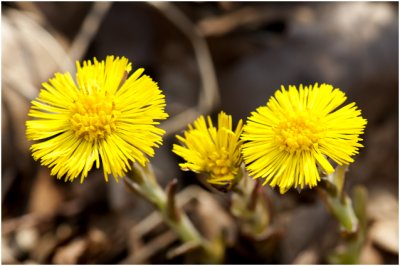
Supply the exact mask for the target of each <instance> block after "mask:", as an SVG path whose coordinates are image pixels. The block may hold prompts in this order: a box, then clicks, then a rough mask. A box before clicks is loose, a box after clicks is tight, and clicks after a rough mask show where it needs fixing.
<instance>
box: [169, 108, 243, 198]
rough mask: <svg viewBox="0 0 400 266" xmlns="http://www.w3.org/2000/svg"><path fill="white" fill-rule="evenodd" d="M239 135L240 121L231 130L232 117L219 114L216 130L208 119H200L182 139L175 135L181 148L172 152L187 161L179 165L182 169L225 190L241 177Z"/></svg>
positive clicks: (175, 148)
mask: <svg viewBox="0 0 400 266" xmlns="http://www.w3.org/2000/svg"><path fill="white" fill-rule="evenodd" d="M241 133H242V120H240V121H239V122H238V125H237V126H236V129H235V131H233V129H232V117H231V116H230V115H227V114H225V113H224V112H220V113H219V115H218V127H217V128H216V127H214V125H213V123H212V121H211V118H210V117H209V116H208V117H207V121H206V119H205V118H204V116H201V117H199V118H198V119H197V120H196V121H195V122H194V126H192V125H189V128H188V130H186V131H185V132H184V136H183V137H181V136H176V137H177V139H178V140H179V141H180V142H181V144H182V146H180V145H176V144H174V145H173V149H172V151H173V152H174V153H176V154H177V155H179V156H181V157H182V158H183V159H184V160H185V161H186V162H185V163H181V164H179V166H180V167H181V169H182V170H190V171H193V172H195V173H201V174H204V176H206V182H207V183H209V184H211V185H213V186H214V187H216V188H220V189H223V190H228V189H230V188H231V187H232V186H233V185H234V184H236V182H237V181H238V180H237V179H238V177H239V176H240V175H241V173H240V164H241V162H242V156H241V144H242V141H241V140H240V134H241Z"/></svg>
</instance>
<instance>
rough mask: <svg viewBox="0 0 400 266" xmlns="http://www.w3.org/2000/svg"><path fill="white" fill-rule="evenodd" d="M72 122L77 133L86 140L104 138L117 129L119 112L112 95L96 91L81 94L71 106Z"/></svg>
mask: <svg viewBox="0 0 400 266" xmlns="http://www.w3.org/2000/svg"><path fill="white" fill-rule="evenodd" d="M70 111H71V118H70V122H71V125H72V129H73V131H74V132H75V135H76V136H77V137H79V138H83V139H85V140H86V141H89V142H92V141H94V140H99V139H104V138H105V137H107V136H108V135H109V134H110V133H112V132H113V131H114V130H115V129H116V124H115V121H116V119H117V117H118V116H119V112H118V111H116V110H115V103H114V101H113V99H112V97H109V96H107V95H102V94H100V93H98V92H94V93H92V94H91V95H85V94H83V93H82V94H80V95H79V97H78V99H77V100H76V101H75V102H74V104H73V105H72V106H71V108H70Z"/></svg>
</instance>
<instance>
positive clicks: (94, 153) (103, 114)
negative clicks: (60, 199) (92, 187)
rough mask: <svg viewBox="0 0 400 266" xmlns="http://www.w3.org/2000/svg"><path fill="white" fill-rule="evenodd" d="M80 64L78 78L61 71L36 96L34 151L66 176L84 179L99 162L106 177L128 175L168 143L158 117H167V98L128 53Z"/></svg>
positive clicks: (31, 133)
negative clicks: (133, 63)
mask: <svg viewBox="0 0 400 266" xmlns="http://www.w3.org/2000/svg"><path fill="white" fill-rule="evenodd" d="M76 65H77V73H76V81H77V85H76V83H75V82H74V80H73V79H72V77H71V74H70V73H65V74H61V73H56V74H55V76H54V78H51V79H50V80H49V83H47V82H44V83H43V84H42V86H43V88H42V89H41V91H40V94H39V97H38V98H36V99H35V100H33V101H32V106H31V109H30V111H29V114H28V115H29V116H30V117H32V118H34V119H32V120H28V121H27V122H26V127H27V130H26V135H27V138H28V139H29V140H37V141H38V142H37V143H35V144H33V145H32V146H31V150H32V155H33V157H34V159H35V160H39V159H40V162H41V164H42V165H45V166H48V167H50V168H51V174H52V175H57V177H58V178H61V177H63V176H64V175H65V181H67V180H70V181H73V180H74V179H75V178H77V177H78V176H79V175H80V177H81V182H83V180H84V178H85V177H87V175H88V172H89V170H90V169H91V168H92V166H93V164H94V163H96V168H99V167H100V162H101V164H102V166H103V172H104V177H105V179H106V181H108V175H109V174H112V175H113V176H114V177H115V179H116V180H117V181H118V177H122V176H124V174H125V173H126V171H127V170H129V169H131V165H130V161H132V162H136V161H137V162H139V163H140V164H142V165H144V164H145V163H146V162H147V161H148V159H147V157H146V156H145V154H147V155H149V156H153V155H154V150H153V148H154V147H158V146H159V145H161V143H162V135H163V134H164V130H162V129H160V128H157V127H156V126H155V125H157V124H159V122H156V121H155V120H161V119H166V118H167V117H168V115H167V114H166V113H165V112H164V108H165V97H164V95H163V94H162V92H161V91H160V90H159V89H158V86H157V84H156V83H155V82H154V81H153V80H152V79H151V78H150V77H148V76H146V75H143V76H141V74H142V73H143V71H144V70H143V69H138V70H136V71H135V72H134V73H133V75H131V76H130V77H129V78H127V76H128V73H129V72H130V71H131V70H132V67H131V63H129V61H128V59H126V58H125V57H121V58H119V57H117V58H114V56H107V58H106V60H105V61H101V62H98V61H97V60H96V58H94V59H93V62H91V61H90V60H89V61H85V62H83V66H81V65H80V63H79V62H77V63H76Z"/></svg>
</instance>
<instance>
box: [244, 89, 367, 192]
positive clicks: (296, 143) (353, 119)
mask: <svg viewBox="0 0 400 266" xmlns="http://www.w3.org/2000/svg"><path fill="white" fill-rule="evenodd" d="M345 100H346V96H345V94H344V93H343V92H342V91H340V90H339V89H334V88H333V87H332V85H328V84H322V85H318V84H315V85H314V86H306V87H303V86H302V85H300V87H299V89H297V88H296V87H295V86H289V89H288V90H286V89H285V88H284V87H283V86H282V88H281V90H278V91H276V92H275V95H274V96H273V97H271V98H270V100H269V101H268V103H267V105H266V106H262V107H259V108H258V109H257V110H256V111H255V112H252V113H251V116H250V117H249V118H248V121H247V122H246V125H245V126H244V127H243V134H242V140H243V141H245V142H244V144H243V160H244V162H245V164H246V168H247V170H248V171H249V173H250V175H252V176H253V177H255V178H259V177H264V178H265V182H264V184H266V183H269V184H270V185H271V186H272V187H274V186H276V185H278V186H279V187H280V192H281V193H285V192H286V191H287V190H288V189H289V188H291V187H295V188H300V189H303V188H304V187H305V186H308V187H310V188H311V187H314V186H316V185H317V183H318V181H320V172H322V174H325V175H327V174H331V173H332V172H333V171H334V168H333V166H332V164H331V162H330V161H329V160H328V158H330V159H331V160H333V161H334V162H336V163H337V164H339V165H344V164H349V163H351V162H353V158H352V156H354V155H356V154H357V153H358V150H359V148H360V147H363V145H362V144H360V141H361V140H362V139H361V138H359V136H360V134H362V133H363V132H364V128H365V125H366V124H367V120H366V119H364V118H362V117H361V111H360V110H359V109H358V108H357V107H356V105H355V103H350V104H348V105H345V106H343V107H340V106H341V105H342V104H343V103H344V102H345ZM339 107H340V108H339Z"/></svg>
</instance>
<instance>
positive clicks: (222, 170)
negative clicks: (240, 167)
mask: <svg viewBox="0 0 400 266" xmlns="http://www.w3.org/2000/svg"><path fill="white" fill-rule="evenodd" d="M230 165H231V161H230V159H229V153H228V151H227V150H226V148H225V147H222V148H221V150H220V151H219V152H216V151H214V152H212V153H211V154H210V155H208V156H207V167H206V169H207V171H208V172H209V173H211V174H212V175H213V176H224V175H226V174H228V173H229V171H230V170H229V169H230Z"/></svg>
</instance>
